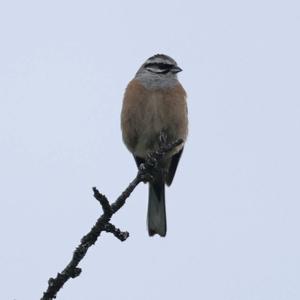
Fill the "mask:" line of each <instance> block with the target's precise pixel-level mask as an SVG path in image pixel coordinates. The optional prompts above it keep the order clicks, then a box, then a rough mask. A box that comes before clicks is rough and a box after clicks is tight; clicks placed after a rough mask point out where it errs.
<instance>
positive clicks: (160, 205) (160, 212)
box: [147, 176, 167, 236]
mask: <svg viewBox="0 0 300 300" xmlns="http://www.w3.org/2000/svg"><path fill="white" fill-rule="evenodd" d="M158 177H159V178H156V179H155V182H153V183H149V201H148V216H147V224H148V232H149V235H150V236H153V235H154V234H156V233H157V234H159V235H160V236H166V233H167V218H166V206H165V181H164V178H163V176H158Z"/></svg>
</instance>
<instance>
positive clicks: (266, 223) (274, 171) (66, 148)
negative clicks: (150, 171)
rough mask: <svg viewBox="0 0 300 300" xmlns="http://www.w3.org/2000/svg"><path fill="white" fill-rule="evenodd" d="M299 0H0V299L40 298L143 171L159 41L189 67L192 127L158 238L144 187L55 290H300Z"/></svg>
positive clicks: (268, 296) (274, 297) (270, 294)
mask: <svg viewBox="0 0 300 300" xmlns="http://www.w3.org/2000/svg"><path fill="white" fill-rule="evenodd" d="M299 30H300V4H299V1H289V0H288V1H271V0H270V1H266V0H263V1H261V0H260V1H256V0H254V1H231V0H229V1H221V0H219V1H217V0H216V1H196V0H195V1H174V0H172V1H171V0H170V1H151V2H146V1H137V0H136V1H121V0H120V1H105V2H103V1H57V0H54V1H32V0H27V1H2V2H1V4H0V37H1V46H0V53H1V55H0V152H1V156H0V187H1V188H0V197H1V210H0V236H1V247H0V269H1V272H0V282H1V291H0V298H1V299H7V300H9V299H10V300H13V299H16V300H29V299H39V298H40V297H41V296H42V292H43V291H44V290H45V289H46V287H47V280H48V278H49V277H50V276H55V275H56V273H57V272H58V271H61V270H62V269H63V268H64V266H65V265H66V263H67V262H68V261H69V259H70V258H71V254H72V252H73V250H74V248H75V247H76V245H77V244H78V243H79V240H80V238H81V237H82V236H83V234H85V233H86V232H88V230H89V229H90V227H91V226H92V225H93V223H94V222H95V220H96V219H97V217H98V216H99V214H101V209H100V207H99V205H98V203H97V202H96V201H95V200H94V199H93V197H92V190H91V188H92V187H93V186H97V187H98V189H99V190H100V191H101V192H103V193H105V194H106V195H107V196H108V197H109V199H110V200H111V201H113V200H114V199H115V198H116V197H117V196H118V195H119V194H120V193H121V191H122V190H123V189H124V188H125V187H126V186H127V184H128V183H129V181H130V180H131V179H132V178H133V177H134V176H135V174H136V167H135V163H134V161H133V159H132V157H131V155H130V154H129V152H128V151H127V150H126V148H125V146H124V145H123V143H122V139H121V132H120V110H121V105H122V96H123V93H124V89H125V87H126V85H127V83H128V81H129V80H131V79H132V77H133V76H134V74H135V72H136V71H137V69H138V68H139V67H140V65H141V64H142V63H143V62H144V61H145V60H146V59H147V58H148V57H149V56H152V55H153V54H156V53H164V54H168V55H170V56H172V57H173V58H174V59H175V60H176V61H177V62H178V64H179V66H180V67H181V68H182V69H183V70H184V71H183V72H182V73H180V74H179V77H180V81H181V82H182V84H183V86H184V87H185V88H186V90H187V93H188V107H189V120H190V134H189V138H188V142H187V144H186V147H185V151H184V154H183V157H182V160H181V162H180V166H179V169H178V172H177V174H176V178H175V180H174V182H173V185H172V186H171V188H169V189H168V190H167V195H166V197H167V217H168V233H167V237H166V238H160V237H154V238H149V237H148V234H147V231H146V209H147V197H148V196H147V192H148V190H147V186H145V185H140V186H139V187H138V188H137V189H136V190H135V192H134V194H133V195H132V197H131V198H130V200H129V201H128V203H127V204H126V206H125V207H124V208H123V209H122V210H121V211H120V212H119V213H118V214H117V215H116V216H114V218H113V220H112V221H113V223H114V224H115V225H116V226H118V227H120V228H121V229H123V230H128V231H129V232H130V238H129V239H128V240H127V241H126V242H124V243H121V242H120V241H118V240H117V239H115V238H114V237H113V236H111V235H109V234H103V235H102V236H101V238H100V239H99V240H98V242H97V244H96V245H95V246H93V247H92V248H91V249H90V251H89V252H88V254H87V256H86V258H85V259H84V261H83V262H82V263H81V265H80V267H82V268H83V272H82V275H81V276H80V277H78V278H77V279H75V280H71V281H69V282H68V283H67V284H66V285H65V287H64V288H63V290H61V291H60V292H59V294H58V298H57V299H59V300H63V299H65V300H70V299H73V300H77V299H87V300H96V299H107V300H115V299H123V300H140V299H143V300H152V299H156V300H160V299H163V300H166V299H172V300H177V299H205V300H240V299H243V300H287V299H288V300H299V299H300V241H299V236H300V235H299V231H300V218H299V214H300V184H299V183H300V158H299V153H300V141H299V135H300V134H299V130H300V88H299V82H300V59H299V57H300V55H299V53H300V39H299V36H300V33H299Z"/></svg>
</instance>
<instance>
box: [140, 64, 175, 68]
mask: <svg viewBox="0 0 300 300" xmlns="http://www.w3.org/2000/svg"><path fill="white" fill-rule="evenodd" d="M149 67H157V68H158V69H161V70H170V69H172V67H173V65H170V64H166V63H148V64H146V65H145V68H149Z"/></svg>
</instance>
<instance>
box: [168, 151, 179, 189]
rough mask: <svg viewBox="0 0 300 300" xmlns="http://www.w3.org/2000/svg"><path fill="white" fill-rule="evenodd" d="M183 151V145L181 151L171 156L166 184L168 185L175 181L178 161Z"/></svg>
mask: <svg viewBox="0 0 300 300" xmlns="http://www.w3.org/2000/svg"><path fill="white" fill-rule="evenodd" d="M182 151H183V147H182V149H181V150H180V151H179V152H177V153H176V154H174V155H173V156H172V158H171V162H170V166H169V170H168V173H167V176H166V184H167V185H168V186H170V185H171V183H172V181H173V178H174V175H175V173H176V169H177V166H178V163H179V160H180V157H181V154H182Z"/></svg>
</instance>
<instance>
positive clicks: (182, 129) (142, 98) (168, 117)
mask: <svg viewBox="0 0 300 300" xmlns="http://www.w3.org/2000/svg"><path fill="white" fill-rule="evenodd" d="M187 123H188V122H187V106H186V93H185V90H184V89H183V87H182V86H181V84H180V83H178V84H177V85H175V86H174V87H170V88H164V89H156V90H148V89H146V88H145V87H144V86H143V85H142V84H141V83H140V82H139V81H138V80H136V79H133V80H132V81H131V82H130V83H129V84H128V86H127V88H126V91H125V95H124V100H123V108H122V113H121V127H122V134H123V140H124V142H125V144H126V146H127V147H128V149H129V150H130V151H131V152H132V153H134V154H135V155H137V156H140V157H144V156H145V155H146V154H147V153H148V152H149V151H152V150H154V149H156V148H157V145H158V136H159V133H160V132H161V131H162V130H164V131H165V133H166V134H167V137H168V139H169V140H170V141H173V140H176V139H179V138H181V139H183V140H185V139H186V137H187V130H188V124H187ZM178 150H179V149H177V151H178Z"/></svg>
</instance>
